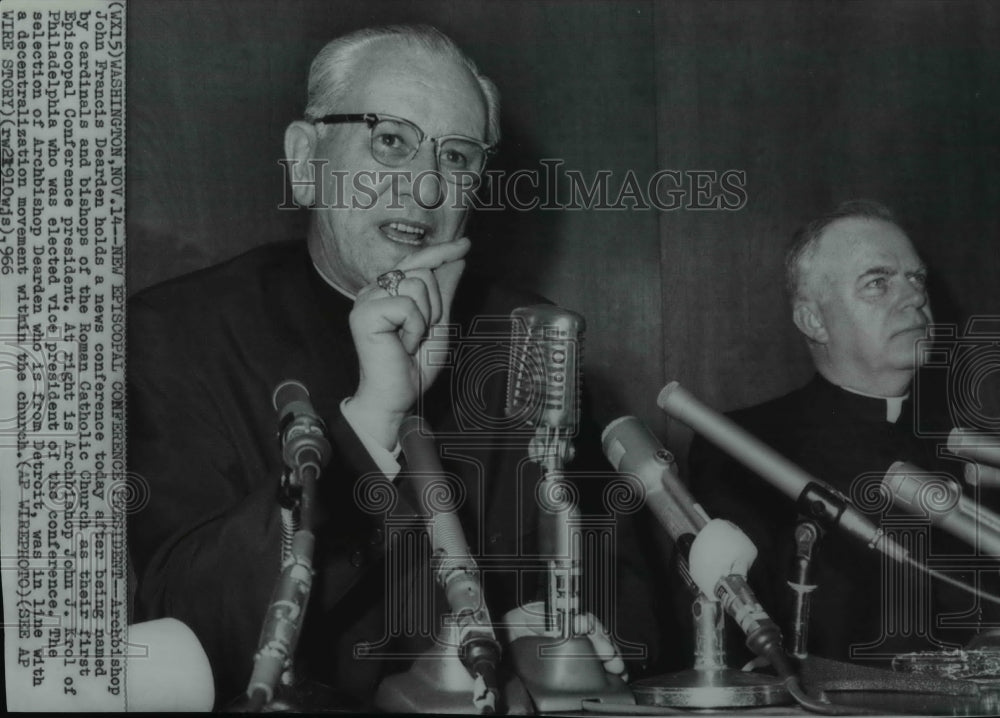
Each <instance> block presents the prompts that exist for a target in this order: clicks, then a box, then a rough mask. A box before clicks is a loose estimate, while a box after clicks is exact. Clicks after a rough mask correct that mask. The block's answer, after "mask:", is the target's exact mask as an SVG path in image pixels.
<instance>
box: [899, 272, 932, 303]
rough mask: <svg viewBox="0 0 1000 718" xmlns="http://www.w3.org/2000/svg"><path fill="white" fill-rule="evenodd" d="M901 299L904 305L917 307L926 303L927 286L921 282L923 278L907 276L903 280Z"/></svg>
mask: <svg viewBox="0 0 1000 718" xmlns="http://www.w3.org/2000/svg"><path fill="white" fill-rule="evenodd" d="M901 301H902V303H903V305H904V306H906V307H915V308H917V309H920V308H921V307H923V306H924V305H925V304H927V301H928V297H927V286H926V284H924V283H923V280H918V279H915V278H912V277H909V278H907V280H906V281H905V282H903V289H902V298H901Z"/></svg>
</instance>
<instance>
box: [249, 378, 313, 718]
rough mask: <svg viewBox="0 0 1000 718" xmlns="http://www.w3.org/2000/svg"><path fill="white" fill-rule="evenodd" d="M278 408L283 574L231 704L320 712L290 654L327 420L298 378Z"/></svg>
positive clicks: (307, 582) (305, 593)
mask: <svg viewBox="0 0 1000 718" xmlns="http://www.w3.org/2000/svg"><path fill="white" fill-rule="evenodd" d="M272 401H273V403H274V406H275V408H276V409H277V410H278V413H279V419H280V421H279V429H278V443H279V446H280V448H281V453H282V459H283V460H284V463H285V472H284V473H283V475H282V479H281V487H280V490H279V492H278V503H279V506H280V507H281V522H282V536H281V572H280V573H279V574H278V579H277V581H276V582H275V586H274V590H273V592H272V594H271V602H270V604H269V606H268V608H267V613H266V614H265V616H264V623H263V626H262V627H261V632H260V640H259V642H258V649H257V653H256V654H254V667H253V672H252V674H251V676H250V681H249V683H248V685H247V689H246V693H245V695H244V696H243V697H242V698H241V699H239V700H238V701H237V703H236V704H235V705H234V706H232V707H231V708H232V710H238V711H240V712H248V713H259V712H265V713H274V712H300V711H302V710H304V709H308V706H303V703H304V702H305V698H306V697H307V696H308V697H309V703H310V706H311V707H313V708H314V709H318V710H322V709H323V708H324V706H323V705H322V704H318V705H317V704H316V701H321V702H322V701H323V700H324V697H325V692H324V690H323V689H322V687H320V686H312V687H310V686H296V685H295V683H296V681H295V671H294V658H295V649H296V647H297V646H298V642H299V636H300V635H301V632H302V625H303V623H304V621H305V612H306V607H307V606H308V604H309V596H310V593H311V591H312V577H313V568H312V561H313V551H314V547H315V543H316V538H315V534H314V532H313V527H314V524H315V519H314V511H315V503H316V482H317V481H318V480H319V476H320V472H321V471H322V468H323V467H324V466H326V464H327V463H328V462H329V460H330V454H331V447H330V442H329V440H328V439H327V437H326V426H325V424H324V423H323V421H322V420H321V419H320V418H319V417H318V416H317V415H316V413H315V410H314V409H313V407H312V404H311V403H310V401H309V392H308V390H307V389H306V388H305V386H303V385H302V384H300V383H299V382H297V381H294V380H289V381H285V382H282V383H281V384H279V385H278V387H277V388H276V389H275V391H274V395H273V397H272Z"/></svg>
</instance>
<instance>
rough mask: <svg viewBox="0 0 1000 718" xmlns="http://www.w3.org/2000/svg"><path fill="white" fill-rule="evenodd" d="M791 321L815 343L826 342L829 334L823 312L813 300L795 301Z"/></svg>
mask: <svg viewBox="0 0 1000 718" xmlns="http://www.w3.org/2000/svg"><path fill="white" fill-rule="evenodd" d="M792 321H793V322H795V326H796V327H798V330H799V331H800V332H802V333H803V334H805V335H806V338H808V339H809V341H811V342H815V343H817V344H826V343H827V342H828V341H829V339H830V335H829V334H828V333H827V331H826V324H825V323H824V322H823V312H822V310H821V309H820V308H819V305H817V304H816V302H814V301H806V300H802V301H797V302H796V303H795V307H794V308H793V309H792Z"/></svg>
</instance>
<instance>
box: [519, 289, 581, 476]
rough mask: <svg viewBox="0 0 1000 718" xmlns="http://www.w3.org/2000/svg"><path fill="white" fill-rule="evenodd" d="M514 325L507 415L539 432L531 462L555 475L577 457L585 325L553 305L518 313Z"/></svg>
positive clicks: (536, 436)
mask: <svg viewBox="0 0 1000 718" xmlns="http://www.w3.org/2000/svg"><path fill="white" fill-rule="evenodd" d="M511 322H512V327H511V351H510V367H509V372H510V373H509V377H508V382H507V406H506V414H507V417H508V418H512V419H519V420H521V421H522V422H524V424H525V425H527V426H529V427H532V428H534V429H535V439H534V440H533V441H532V443H531V447H530V450H529V451H530V454H531V458H532V459H533V460H535V461H539V462H540V463H543V464H544V465H545V466H546V468H547V469H549V470H557V469H559V468H561V467H562V466H563V465H565V463H566V462H568V461H570V460H572V458H573V454H574V450H573V445H572V443H571V441H570V440H571V439H572V437H573V436H575V435H576V431H577V427H578V426H579V423H580V396H581V391H582V382H581V380H580V367H581V364H582V348H583V332H584V330H585V329H586V322H585V321H584V318H583V317H582V316H580V315H579V314H577V313H576V312H573V311H570V310H568V309H563V308H562V307H556V306H553V305H550V304H536V305H533V306H529V307H519V308H517V309H515V310H514V311H513V312H511Z"/></svg>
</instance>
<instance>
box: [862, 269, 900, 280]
mask: <svg viewBox="0 0 1000 718" xmlns="http://www.w3.org/2000/svg"><path fill="white" fill-rule="evenodd" d="M897 273H898V271H897V270H896V269H895V268H893V267H869V268H868V269H866V270H865V271H863V272H862V273H861V274H859V275H858V281H860V280H862V279H865V278H867V277H892V276H894V275H896V274H897Z"/></svg>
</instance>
